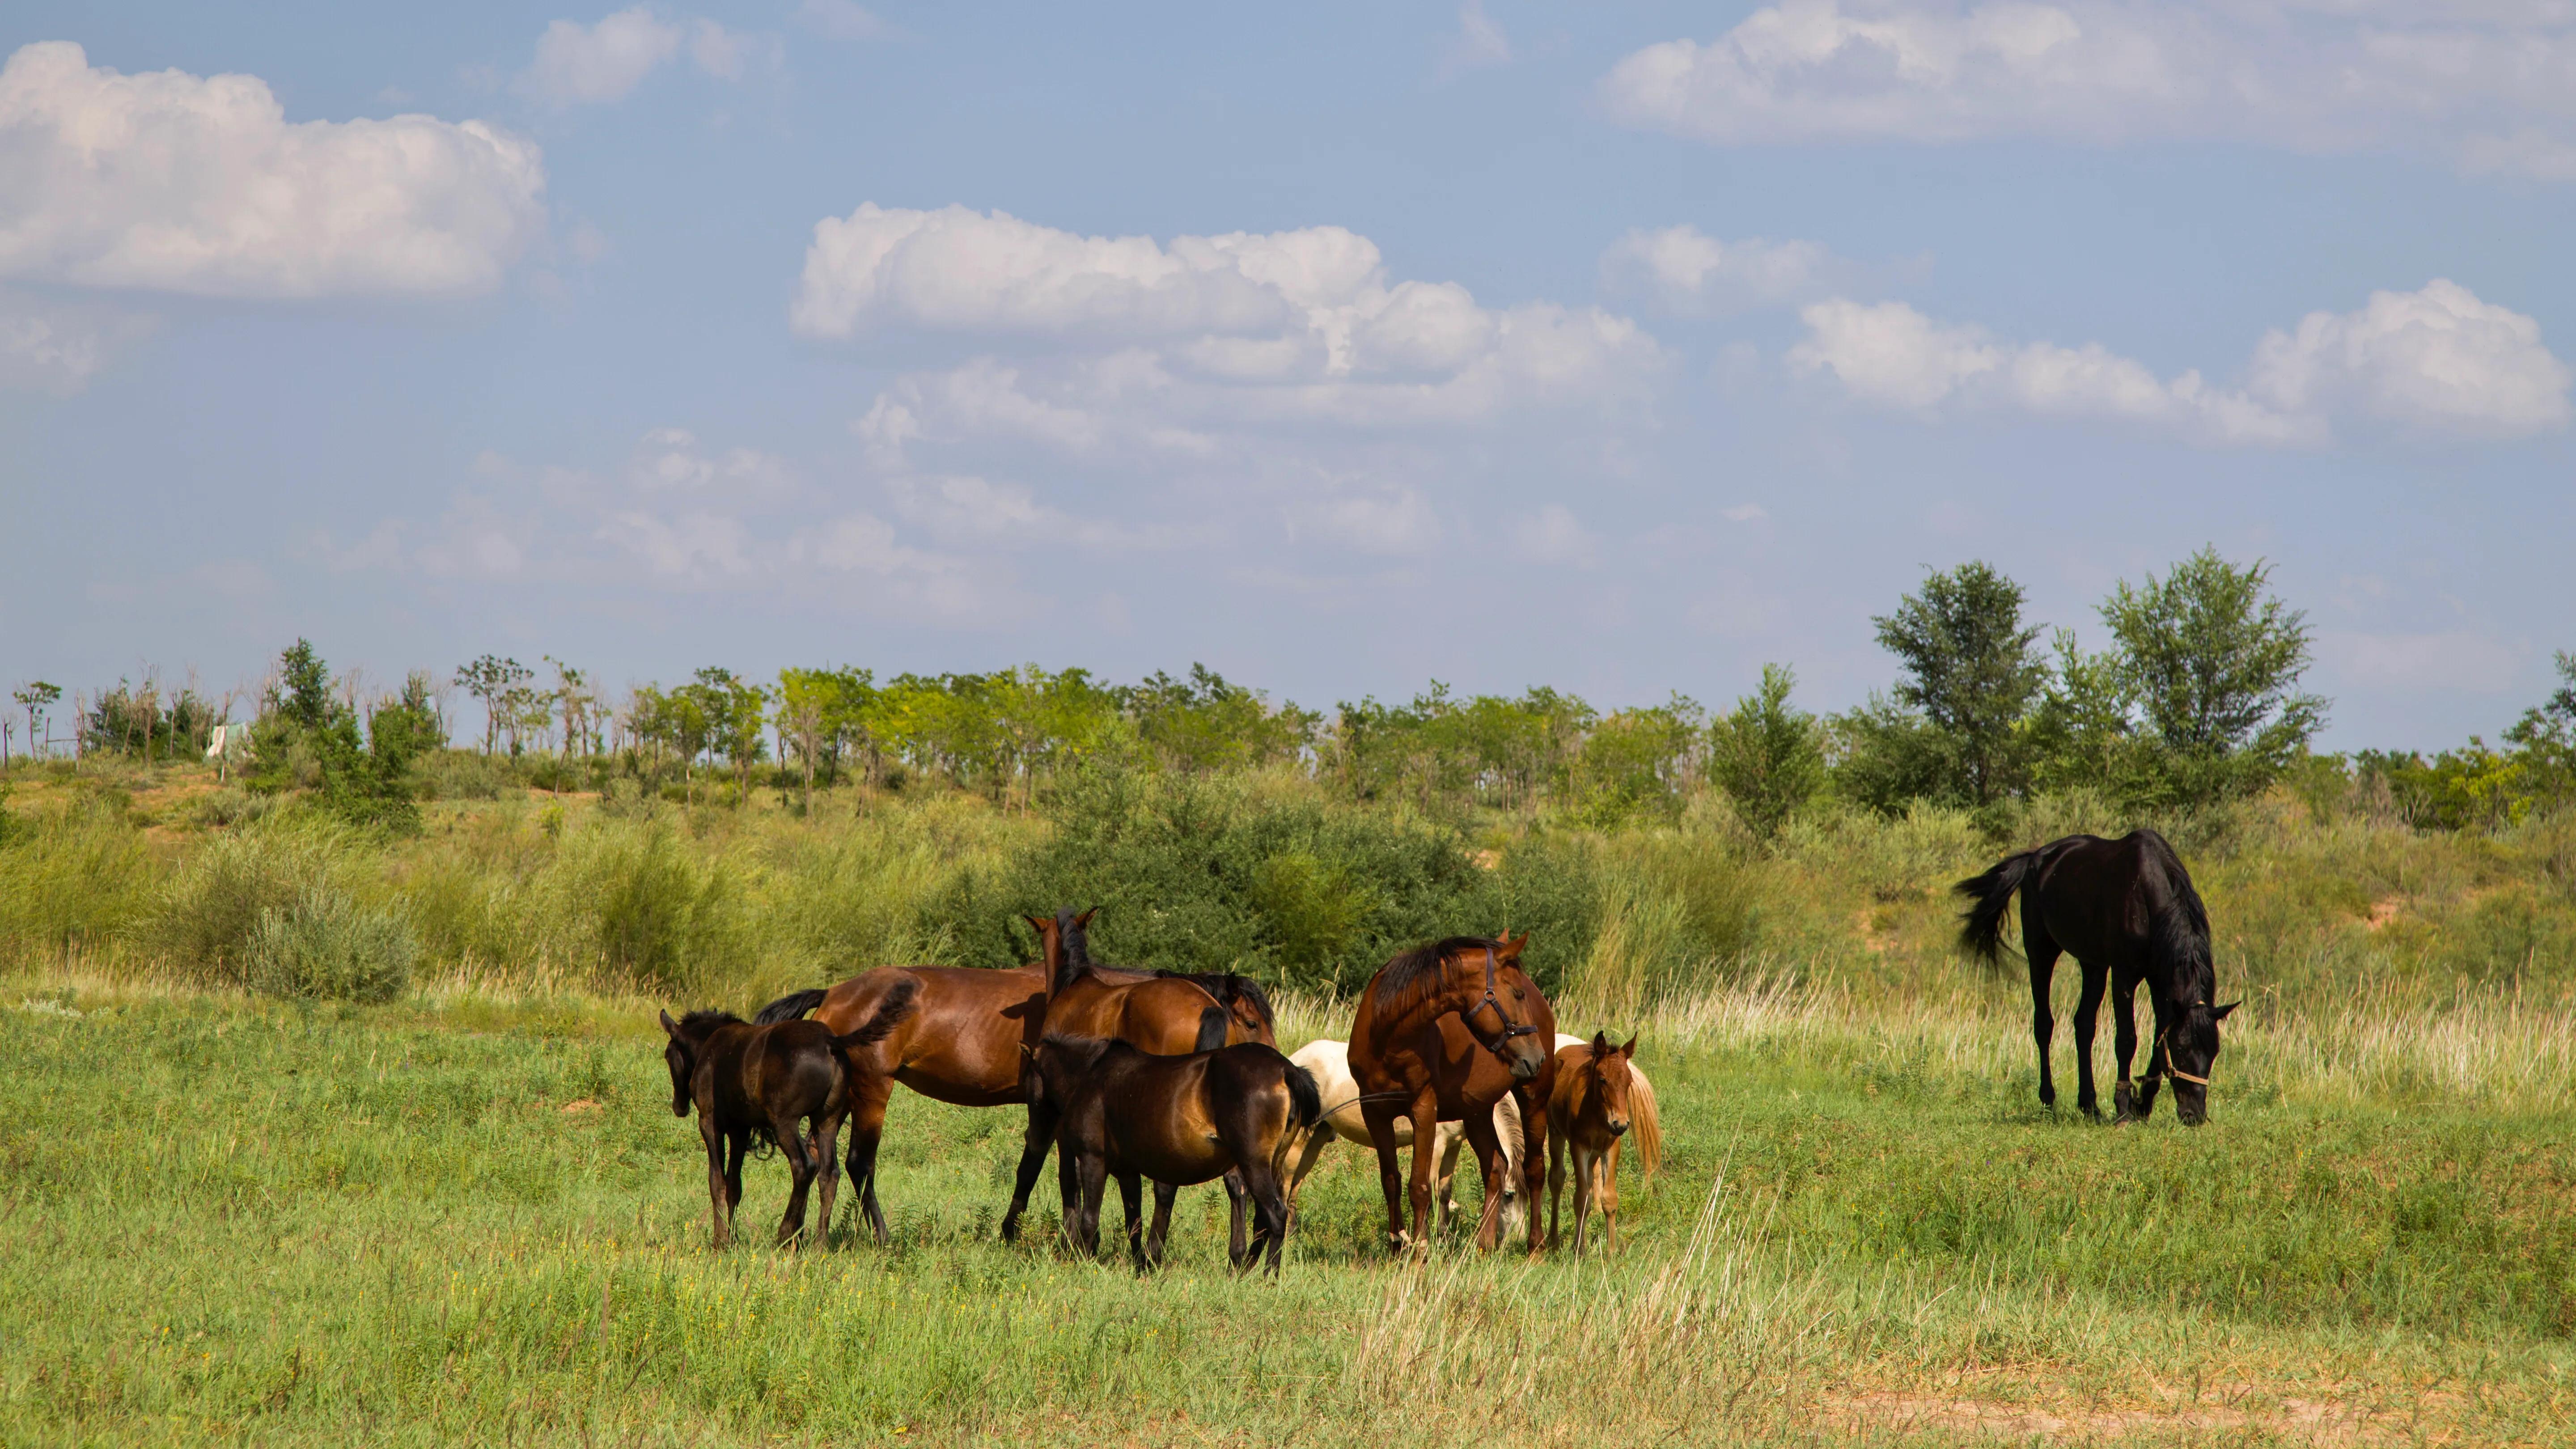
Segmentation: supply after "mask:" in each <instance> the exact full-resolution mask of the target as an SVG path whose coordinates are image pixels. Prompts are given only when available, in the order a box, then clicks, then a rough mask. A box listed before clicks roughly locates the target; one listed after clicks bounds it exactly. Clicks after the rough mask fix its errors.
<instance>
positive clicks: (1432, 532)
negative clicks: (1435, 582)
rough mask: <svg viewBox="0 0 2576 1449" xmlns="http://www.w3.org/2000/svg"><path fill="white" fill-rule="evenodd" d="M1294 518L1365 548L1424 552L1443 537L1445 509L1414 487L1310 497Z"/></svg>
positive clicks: (1397, 552) (1377, 551)
mask: <svg viewBox="0 0 2576 1449" xmlns="http://www.w3.org/2000/svg"><path fill="white" fill-rule="evenodd" d="M1290 520H1291V524H1292V526H1303V527H1305V528H1308V529H1311V530H1313V531H1315V532H1317V533H1320V534H1322V535H1324V536H1325V537H1327V538H1329V539H1332V540H1333V541H1335V542H1337V543H1340V544H1342V545H1343V546H1345V547H1347V548H1351V549H1355V550H1357V551H1359V552H1361V553H1372V554H1385V555H1400V554H1418V553H1423V552H1425V551H1427V550H1429V549H1430V548H1431V546H1432V545H1433V544H1436V543H1438V542H1439V541H1440V516H1439V514H1438V513H1436V512H1435V511H1434V510H1433V509H1432V507H1431V500H1429V499H1427V498H1425V497H1423V496H1422V494H1421V493H1419V492H1417V491H1415V490H1414V489H1411V488H1391V489H1384V490H1376V491H1369V492H1355V493H1339V494H1326V495H1324V496H1321V497H1315V498H1308V499H1304V500H1302V501H1300V502H1299V503H1298V504H1297V505H1296V506H1295V507H1294V508H1293V509H1292V510H1291V512H1290Z"/></svg>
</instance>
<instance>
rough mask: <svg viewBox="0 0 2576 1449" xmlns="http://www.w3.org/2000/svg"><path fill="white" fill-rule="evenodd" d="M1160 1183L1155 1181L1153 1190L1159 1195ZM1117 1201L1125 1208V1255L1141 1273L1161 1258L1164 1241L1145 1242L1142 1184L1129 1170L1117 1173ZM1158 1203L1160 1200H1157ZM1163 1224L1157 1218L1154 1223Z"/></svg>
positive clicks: (1161, 1187) (1156, 1224)
mask: <svg viewBox="0 0 2576 1449" xmlns="http://www.w3.org/2000/svg"><path fill="white" fill-rule="evenodd" d="M1162 1192H1163V1185H1162V1184H1161V1183H1159V1182H1158V1183H1155V1184H1154V1194H1155V1196H1156V1197H1157V1198H1159V1197H1160V1196H1161V1195H1162ZM1118 1205H1119V1206H1120V1207H1123V1208H1125V1209H1126V1210H1127V1258H1128V1261H1130V1262H1132V1263H1134V1264H1135V1265H1136V1271H1137V1272H1138V1273H1140V1274H1141V1273H1143V1272H1145V1271H1146V1270H1147V1269H1149V1268H1151V1267H1153V1266H1154V1265H1155V1264H1156V1263H1158V1262H1160V1261H1161V1260H1162V1256H1163V1251H1162V1249H1163V1245H1162V1242H1161V1240H1160V1238H1159V1237H1158V1238H1157V1239H1156V1240H1155V1242H1154V1243H1153V1245H1152V1246H1151V1247H1148V1246H1147V1245H1146V1243H1145V1184H1144V1180H1143V1179H1141V1178H1139V1177H1138V1176H1137V1175H1136V1174H1134V1173H1132V1172H1122V1173H1120V1174H1118ZM1158 1206H1159V1204H1158ZM1155 1226H1156V1227H1157V1228H1159V1227H1161V1226H1162V1223H1161V1222H1160V1220H1159V1218H1158V1220H1157V1221H1156V1223H1155Z"/></svg>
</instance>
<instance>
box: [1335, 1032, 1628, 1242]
mask: <svg viewBox="0 0 2576 1449" xmlns="http://www.w3.org/2000/svg"><path fill="white" fill-rule="evenodd" d="M1588 1040H1589V1038H1587V1037H1579V1036H1567V1035H1566V1034H1565V1033H1563V1032H1558V1033H1557V1034H1556V1049H1557V1050H1558V1051H1563V1050H1565V1049H1566V1048H1567V1047H1570V1046H1582V1045H1583V1044H1584V1043H1585V1042H1586V1041H1588ZM1288 1060H1290V1061H1292V1062H1295V1063H1296V1064H1297V1065H1299V1066H1301V1067H1304V1068H1305V1069H1306V1070H1307V1071H1309V1072H1312V1073H1313V1074H1314V1077H1315V1086H1316V1088H1317V1089H1318V1090H1319V1091H1321V1092H1322V1093H1323V1097H1324V1122H1325V1125H1327V1126H1329V1127H1331V1128H1332V1129H1333V1130H1332V1131H1331V1132H1321V1131H1318V1132H1314V1133H1310V1134H1309V1135H1308V1136H1307V1138H1306V1147H1305V1150H1304V1151H1303V1152H1301V1153H1299V1154H1298V1157H1297V1166H1296V1168H1295V1169H1294V1170H1293V1171H1291V1172H1290V1173H1289V1175H1288V1202H1289V1205H1290V1206H1291V1207H1292V1208H1293V1207H1294V1206H1295V1205H1296V1202H1297V1187H1298V1184H1300V1183H1302V1182H1304V1181H1305V1180H1306V1174H1307V1173H1310V1172H1312V1171H1314V1170H1315V1161H1316V1159H1318V1158H1320V1157H1322V1156H1323V1155H1324V1149H1325V1148H1327V1147H1330V1146H1332V1145H1333V1139H1334V1138H1335V1137H1342V1138H1346V1139H1348V1140H1350V1141H1352V1142H1356V1143H1358V1144H1359V1145H1360V1146H1362V1147H1365V1148H1368V1149H1369V1150H1370V1151H1372V1152H1374V1151H1376V1150H1377V1144H1376V1143H1374V1142H1373V1141H1371V1140H1370V1138H1369V1131H1368V1124H1367V1123H1366V1122H1364V1121H1362V1120H1360V1105H1359V1101H1360V1088H1359V1083H1358V1082H1356V1081H1353V1080H1352V1079H1351V1047H1350V1043H1348V1042H1339V1041H1332V1040H1329V1039H1327V1040H1320V1041H1310V1042H1308V1043H1306V1044H1305V1045H1304V1046H1302V1047H1299V1048H1298V1049H1297V1050H1296V1052H1295V1053H1294V1054H1292V1055H1291V1056H1290V1057H1289V1058H1288ZM1628 1070H1629V1073H1630V1075H1631V1076H1632V1077H1633V1078H1634V1079H1635V1082H1636V1090H1638V1091H1642V1092H1644V1093H1645V1095H1646V1098H1647V1100H1648V1101H1652V1100H1653V1099H1654V1095H1655V1089H1654V1088H1653V1087H1651V1086H1649V1085H1648V1084H1647V1082H1646V1074H1645V1073H1644V1072H1641V1071H1638V1070H1637V1069H1636V1068H1635V1066H1634V1065H1631V1066H1630V1067H1629V1069H1628ZM1494 1133H1495V1135H1496V1136H1498V1137H1500V1138H1502V1140H1503V1159H1504V1168H1503V1235H1504V1236H1505V1237H1509V1236H1510V1235H1512V1234H1513V1233H1515V1232H1518V1231H1519V1230H1520V1224H1521V1222H1522V1217H1521V1214H1522V1213H1523V1212H1524V1211H1526V1206H1525V1205H1524V1204H1523V1203H1522V1202H1521V1194H1520V1182H1521V1109H1520V1106H1519V1104H1517V1103H1515V1102H1514V1101H1513V1100H1512V1099H1511V1098H1510V1097H1505V1098H1503V1099H1502V1100H1501V1101H1499V1102H1497V1103H1495V1104H1494ZM1466 1142H1467V1125H1466V1124H1465V1123H1463V1122H1443V1123H1441V1124H1440V1130H1439V1132H1438V1133H1437V1134H1436V1135H1435V1136H1434V1137H1433V1139H1432V1148H1433V1150H1434V1151H1436V1152H1438V1153H1439V1154H1440V1158H1439V1161H1440V1167H1439V1175H1438V1176H1437V1177H1436V1178H1435V1179H1434V1180H1433V1188H1432V1202H1433V1210H1432V1212H1433V1223H1434V1225H1435V1226H1437V1225H1439V1224H1443V1223H1446V1222H1448V1221H1449V1219H1450V1218H1452V1217H1454V1216H1456V1215H1457V1211H1458V1203H1457V1200H1456V1198H1455V1197H1454V1196H1453V1195H1452V1189H1453V1188H1454V1187H1455V1185H1456V1182H1457V1176H1458V1149H1459V1148H1461V1147H1463V1146H1465V1145H1466ZM1395 1145H1396V1146H1397V1147H1410V1146H1412V1145H1413V1119H1412V1118H1410V1117H1398V1118H1396V1119H1395Z"/></svg>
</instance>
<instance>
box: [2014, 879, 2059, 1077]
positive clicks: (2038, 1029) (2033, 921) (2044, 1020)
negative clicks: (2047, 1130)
mask: <svg viewBox="0 0 2576 1449" xmlns="http://www.w3.org/2000/svg"><path fill="white" fill-rule="evenodd" d="M2021 948H2022V957H2023V959H2024V960H2026V961H2028V962H2029V963H2030V1037H2031V1040H2033V1041H2035V1042H2037V1043H2039V1104H2040V1105H2041V1106H2043V1107H2054V1106H2056V1105H2057V1079H2056V1078H2055V1077H2053V1076H2051V1075H2050V1074H2049V1070H2048V1042H2049V1038H2050V1037H2051V1036H2052V1035H2054V1034H2055V1032H2056V1028H2057V1018H2056V1017H2054V1016H2051V1015H2050V1014H2049V1011H2048V983H2049V981H2050V979H2051V978H2052V977H2054V976H2056V974H2057V943H2056V942H2055V941H2053V940H2051V939H2049V935H2048V932H2047V930H2046V929H2045V928H2043V927H2042V926H2041V925H2040V923H2039V918H2038V917H2037V916H2035V915H2033V914H2031V910H2030V908H2029V907H2028V906H2026V905H2025V906H2024V907H2022V913H2021Z"/></svg>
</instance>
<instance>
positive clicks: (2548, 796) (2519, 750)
mask: <svg viewBox="0 0 2576 1449" xmlns="http://www.w3.org/2000/svg"><path fill="white" fill-rule="evenodd" d="M2557 665H2558V688H2557V689H2556V690H2554V691H2552V692H2551V694H2550V696H2549V698H2547V699H2546V700H2543V701H2542V702H2541V703H2540V704H2539V705H2538V706H2536V707H2534V708H2531V709H2527V710H2525V711H2523V714H2522V718H2521V719H2519V720H2517V721H2515V722H2514V724H2513V725H2512V727H2511V728H2509V729H2507V730H2506V731H2505V732H2504V738H2505V743H2506V744H2509V745H2511V746H2512V747H2513V753H2514V756H2515V758H2516V760H2517V761H2518V762H2519V763H2520V764H2521V766H2522V772H2523V778H2524V781H2525V783H2526V785H2527V787H2528V788H2529V789H2530V790H2531V792H2532V794H2533V795H2534V796H2535V797H2537V798H2540V799H2545V800H2548V801H2550V802H2553V803H2557V802H2564V801H2566V800H2569V799H2576V654H2570V653H2568V652H2567V651H2566V650H2564V649H2562V650H2559V651H2558V655H2557ZM29 737H30V738H33V737H34V734H33V726H30V727H29Z"/></svg>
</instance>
